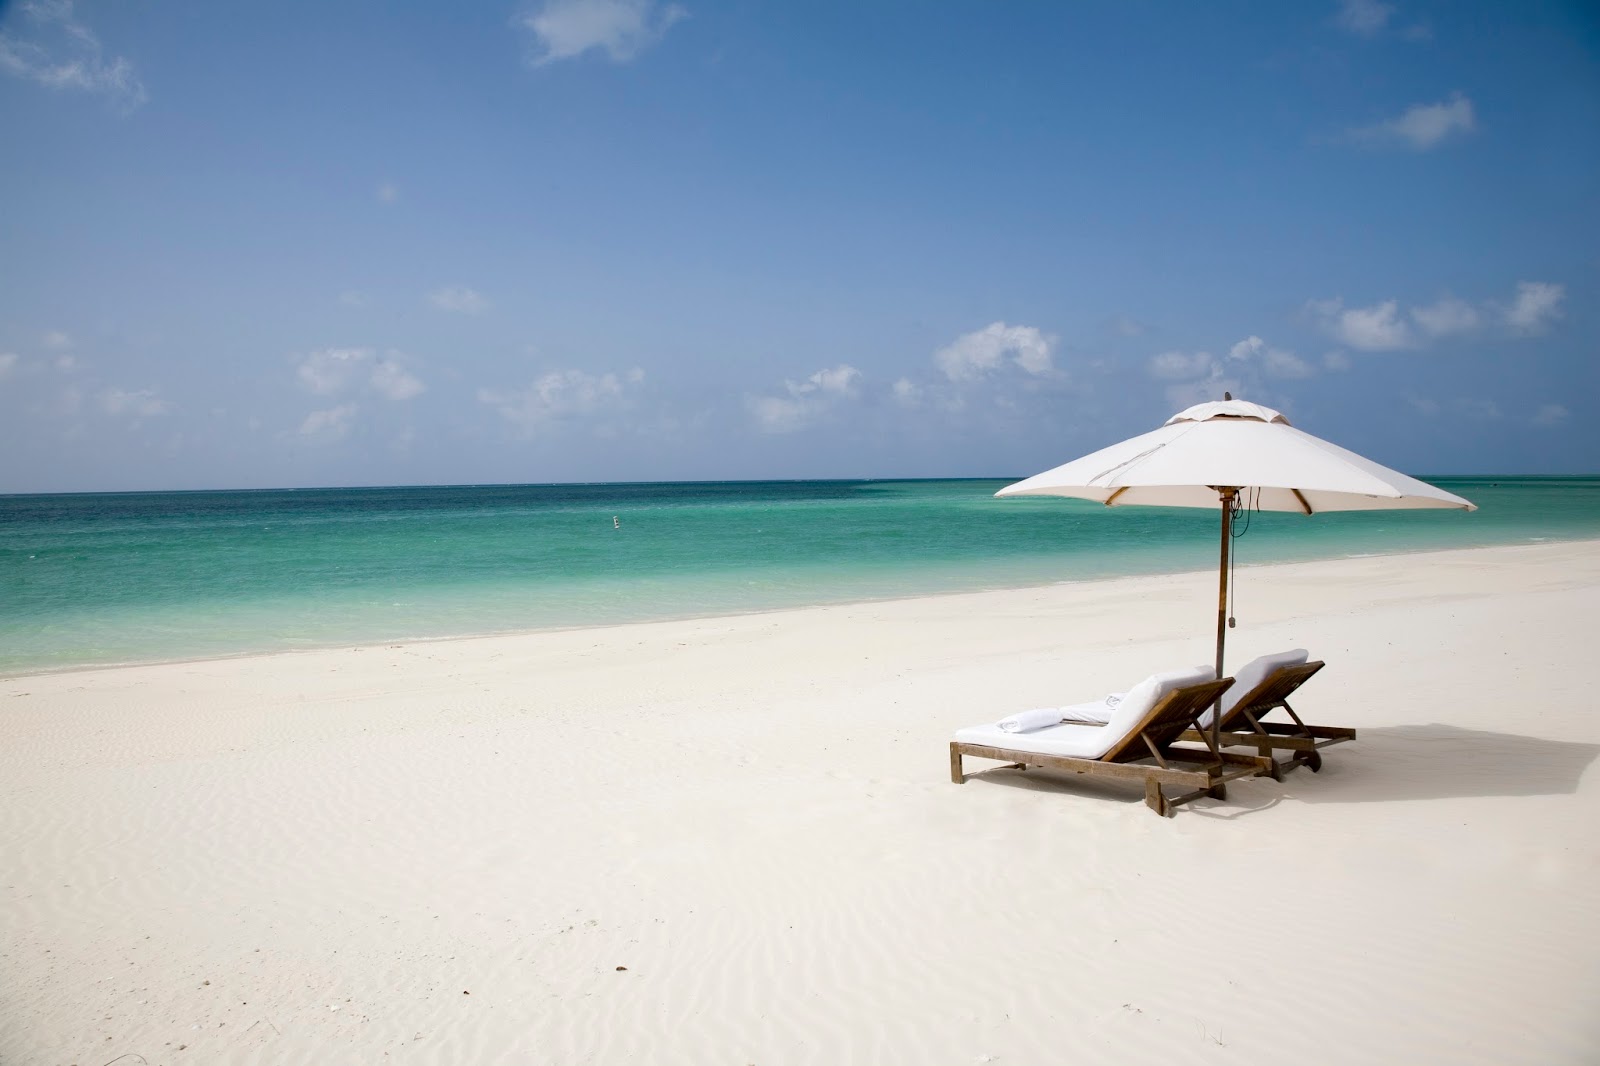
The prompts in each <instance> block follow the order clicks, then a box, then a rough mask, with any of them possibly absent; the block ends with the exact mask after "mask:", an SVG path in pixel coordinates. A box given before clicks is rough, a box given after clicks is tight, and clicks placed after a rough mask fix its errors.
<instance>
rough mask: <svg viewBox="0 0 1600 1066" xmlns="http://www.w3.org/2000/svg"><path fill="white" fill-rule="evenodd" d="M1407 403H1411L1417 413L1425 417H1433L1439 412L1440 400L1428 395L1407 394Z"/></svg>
mask: <svg viewBox="0 0 1600 1066" xmlns="http://www.w3.org/2000/svg"><path fill="white" fill-rule="evenodd" d="M1406 403H1408V404H1410V405H1411V407H1412V409H1413V410H1414V411H1416V412H1417V414H1419V415H1422V416H1423V417H1424V418H1433V417H1434V416H1435V415H1437V414H1438V413H1439V401H1438V400H1433V399H1429V398H1428V397H1426V396H1407V397H1406Z"/></svg>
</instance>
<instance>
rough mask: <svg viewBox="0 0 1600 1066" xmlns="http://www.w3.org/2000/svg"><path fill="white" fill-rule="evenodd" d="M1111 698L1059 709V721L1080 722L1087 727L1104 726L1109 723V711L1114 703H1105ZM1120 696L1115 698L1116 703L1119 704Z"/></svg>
mask: <svg viewBox="0 0 1600 1066" xmlns="http://www.w3.org/2000/svg"><path fill="white" fill-rule="evenodd" d="M1110 698H1111V697H1109V696H1107V697H1106V699H1103V700H1095V701H1094V702H1092V703H1074V704H1072V705H1071V706H1069V707H1063V708H1061V721H1063V722H1082V723H1086V724H1088V725H1105V724H1106V723H1107V722H1109V721H1111V711H1112V709H1113V708H1114V707H1115V703H1107V702H1106V700H1109V699H1110ZM1121 701H1122V696H1121V695H1120V694H1119V695H1118V696H1117V700H1116V702H1118V703H1120V702H1121Z"/></svg>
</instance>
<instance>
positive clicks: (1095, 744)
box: [955, 666, 1216, 759]
mask: <svg viewBox="0 0 1600 1066" xmlns="http://www.w3.org/2000/svg"><path fill="white" fill-rule="evenodd" d="M1215 673H1216V671H1215V670H1213V669H1212V668H1211V667H1209V666H1193V667H1190V668H1188V669H1186V670H1168V671H1166V672H1165V673H1160V674H1151V675H1150V676H1149V677H1147V678H1145V679H1144V680H1143V681H1141V682H1139V683H1138V684H1137V685H1135V686H1133V688H1132V689H1130V690H1129V691H1128V694H1127V695H1126V696H1124V697H1123V699H1122V702H1121V703H1119V704H1117V707H1116V709H1115V710H1114V711H1112V712H1111V720H1110V721H1109V722H1107V723H1106V724H1105V725H1103V726H1095V725H1077V724H1074V723H1064V724H1062V725H1057V726H1050V727H1049V728H1047V729H1036V730H1034V731H1032V732H1029V733H1007V732H1006V731H1005V730H1003V729H1001V728H1000V727H999V726H998V725H993V724H985V725H975V726H968V727H967V728H966V729H960V730H957V731H956V736H955V739H956V740H958V741H962V742H963V743H967V744H986V745H988V746H990V747H995V748H1009V749H1011V750H1012V751H1026V752H1033V753H1035V754H1038V755H1066V756H1070V757H1073V758H1078V759H1098V758H1100V757H1101V756H1102V755H1104V754H1105V753H1106V752H1108V751H1110V750H1111V749H1112V748H1114V747H1116V746H1117V744H1118V743H1120V742H1121V741H1122V740H1123V739H1124V738H1125V737H1126V736H1127V735H1128V733H1129V732H1130V731H1131V730H1132V729H1133V727H1134V726H1136V725H1138V724H1139V723H1140V722H1142V721H1143V720H1144V718H1145V716H1146V715H1148V714H1149V713H1150V709H1151V708H1152V707H1154V706H1155V705H1156V703H1157V702H1159V701H1160V699H1161V698H1162V697H1163V696H1165V695H1166V694H1167V693H1169V692H1171V691H1172V690H1173V689H1175V688H1185V687H1187V686H1189V685H1198V684H1200V683H1201V682H1203V681H1210V680H1211V679H1212V677H1213V676H1214V675H1215Z"/></svg>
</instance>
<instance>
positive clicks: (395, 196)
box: [378, 181, 400, 205]
mask: <svg viewBox="0 0 1600 1066" xmlns="http://www.w3.org/2000/svg"><path fill="white" fill-rule="evenodd" d="M378 202H379V203H380V204H385V205H387V204H397V203H399V202H400V189H399V187H398V186H396V185H395V184H394V182H392V181H386V182H383V183H381V184H380V185H379V186H378Z"/></svg>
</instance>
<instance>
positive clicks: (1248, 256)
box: [0, 0, 1600, 492]
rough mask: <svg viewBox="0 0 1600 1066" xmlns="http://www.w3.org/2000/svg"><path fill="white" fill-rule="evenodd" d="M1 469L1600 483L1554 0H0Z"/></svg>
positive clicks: (1599, 89) (1581, 100) (105, 476)
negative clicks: (1286, 450) (1122, 445)
mask: <svg viewBox="0 0 1600 1066" xmlns="http://www.w3.org/2000/svg"><path fill="white" fill-rule="evenodd" d="M0 138H3V143H4V144H5V145H6V153H5V155H6V164H5V166H4V167H0V195H3V202H4V204H5V205H6V206H5V209H4V211H3V212H0V248H3V249H4V258H3V267H0V270H3V272H4V273H3V275H0V281H3V284H0V491H8V492H33V491H76V490H120V489H144V488H203V487H258V486H259V487H265V486H285V485H360V484H424V483H482V482H540V481H623V480H677V479H702V478H704V479H740V478H805V477H940V476H990V475H992V476H1008V475H1018V476H1021V475H1026V474H1030V473H1033V472H1036V471H1037V470H1040V469H1044V468H1046V467H1049V466H1054V465H1056V464H1058V463H1061V462H1064V461H1066V460H1068V459H1071V458H1074V457H1076V456H1077V455H1079V454H1082V453H1084V452H1087V451H1090V450H1092V449H1094V448H1097V447H1100V446H1102V445H1105V444H1107V443H1110V442H1112V441H1114V440H1118V439H1121V438H1122V437H1126V436H1129V435H1131V434H1133V433H1137V432H1142V431H1144V430H1146V429H1150V428H1154V427H1155V426H1157V425H1159V424H1160V423H1161V422H1162V421H1163V420H1164V419H1165V418H1166V417H1167V415H1169V414H1170V413H1171V412H1172V411H1174V410H1176V409H1177V408H1179V407H1182V406H1185V405H1187V404H1188V403H1190V402H1194V401H1196V400H1199V399H1205V398H1218V397H1220V394H1221V392H1222V391H1223V390H1224V389H1229V390H1232V391H1233V392H1234V393H1235V394H1236V395H1243V396H1245V397H1247V398H1249V399H1254V400H1257V401H1259V402H1263V403H1266V404H1269V405H1272V406H1275V407H1278V408H1280V409H1282V410H1283V411H1284V412H1285V413H1287V414H1288V416H1289V417H1290V419H1291V421H1293V422H1294V423H1295V424H1296V425H1298V426H1300V427H1301V428H1303V429H1306V430H1308V431H1309V432H1312V433H1316V434H1318V435H1320V436H1324V437H1327V438H1329V439H1331V440H1334V441H1336V442H1337V443H1340V444H1342V445H1345V446H1346V447H1350V448H1353V449H1355V450H1357V451H1360V452H1362V453H1363V454H1366V455H1368V456H1370V457H1372V458H1374V459H1377V460H1379V461H1380V462H1384V463H1387V464H1389V465H1391V466H1395V467H1398V468H1400V469H1402V470H1406V471H1410V472H1415V473H1467V472H1484V473H1517V472H1529V473H1564V472H1565V473H1576V472H1594V471H1596V470H1600V422H1597V421H1596V420H1595V419H1594V418H1593V410H1594V408H1595V404H1596V401H1597V400H1600V369H1597V348H1600V319H1597V317H1596V313H1595V306H1596V301H1595V298H1596V295H1597V293H1600V272H1597V265H1600V17H1597V16H1596V14H1595V13H1594V11H1593V9H1592V8H1589V7H1588V6H1587V5H1584V4H1581V3H1567V4H1557V3H1526V4H1519V5H1507V4H1487V3H1486V4H1471V3H1448V4H1447V3H1435V4H1427V3H1410V2H1407V0H1394V2H1392V3H1387V2H1379V0H1342V2H1341V0H1329V2H1327V3H1292V4H1281V3H1256V4H1244V3H1217V4H1206V5H1200V4H1192V3H1170V4H1166V3H1156V2H1137V0H1124V2H1109V0H1108V2H1104V3H1095V2H1084V3H1074V4H1008V5H1001V4H991V3H976V2H974V3H956V2H949V3H938V4H927V3H909V2H907V3H898V2H870V3H840V4H831V3H810V2H808V3H795V4H772V3H759V2H753V0H752V2H720V3H717V2H710V0H684V2H682V3H663V2H659V0H548V2H536V3H532V4H525V5H518V4H495V3H483V4H463V5H454V4H442V3H441V4H428V5H422V4H412V5H405V4H391V3H377V2H370V3H369V2H349V3H339V4H328V5H324V4H311V3H285V4H272V5H265V4H258V5H233V4H210V3H159V4H158V3H149V2H134V0H104V2H88V0H80V2H77V3H68V2H64V0H32V2H13V3H10V4H6V5H4V6H3V7H0Z"/></svg>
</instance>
